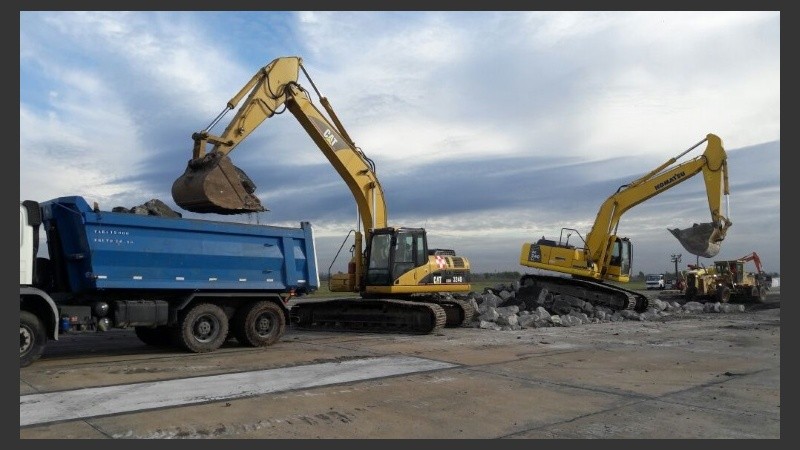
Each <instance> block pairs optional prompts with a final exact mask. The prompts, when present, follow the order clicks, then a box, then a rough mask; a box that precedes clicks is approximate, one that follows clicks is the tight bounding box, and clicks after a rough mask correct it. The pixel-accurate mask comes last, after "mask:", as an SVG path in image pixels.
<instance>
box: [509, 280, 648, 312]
mask: <svg viewBox="0 0 800 450" xmlns="http://www.w3.org/2000/svg"><path fill="white" fill-rule="evenodd" d="M543 289H547V291H548V292H549V293H550V294H554V295H555V294H562V295H569V296H572V297H577V298H579V299H581V300H583V301H586V302H589V303H590V304H592V305H593V306H605V307H607V308H611V309H612V310H615V311H621V310H626V309H627V310H631V311H635V312H637V313H642V312H645V311H647V307H648V306H649V300H648V298H647V296H646V295H644V294H640V293H639V292H636V291H632V290H629V289H625V288H621V287H619V286H615V285H612V284H608V283H601V282H597V281H590V280H584V279H579V278H567V277H560V276H552V275H524V276H523V277H522V278H521V280H520V288H519V291H518V292H517V299H518V300H522V301H525V302H526V303H528V302H530V301H536V299H537V298H538V296H539V294H540V293H541V292H542V290H543Z"/></svg>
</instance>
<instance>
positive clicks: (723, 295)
mask: <svg viewBox="0 0 800 450" xmlns="http://www.w3.org/2000/svg"><path fill="white" fill-rule="evenodd" d="M730 299H731V289H730V288H729V287H728V286H720V287H719V288H718V289H717V301H718V302H720V303H728V301H729V300H730Z"/></svg>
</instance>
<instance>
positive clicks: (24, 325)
mask: <svg viewBox="0 0 800 450" xmlns="http://www.w3.org/2000/svg"><path fill="white" fill-rule="evenodd" d="M46 342H47V336H46V335H45V331H44V325H42V321H41V320H39V318H38V317H36V316H35V315H33V314H32V313H30V312H28V311H20V312H19V366H20V367H27V366H30V365H31V364H32V363H33V362H34V361H36V360H37V359H39V358H40V357H41V356H42V353H43V352H44V345H45V343H46Z"/></svg>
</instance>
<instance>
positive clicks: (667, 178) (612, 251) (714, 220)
mask: <svg viewBox="0 0 800 450" xmlns="http://www.w3.org/2000/svg"><path fill="white" fill-rule="evenodd" d="M703 143H707V145H706V149H705V151H704V152H703V154H702V155H699V156H696V157H694V158H692V159H690V160H688V161H686V162H683V163H681V164H677V165H674V164H675V163H676V162H677V161H678V159H680V158H681V157H683V156H684V155H686V154H687V153H689V152H690V151H692V150H694V149H695V148H697V147H699V146H700V145H702V144H703ZM701 172H702V173H703V178H704V180H705V187H706V194H707V197H708V206H709V210H710V212H711V222H708V223H702V224H694V225H693V226H691V227H688V228H685V229H677V228H676V229H671V230H669V231H670V232H671V233H672V234H673V235H674V236H675V237H676V238H677V239H678V240H679V242H680V243H681V245H683V247H684V248H685V249H686V250H687V251H689V252H690V253H692V254H694V255H698V256H703V257H706V258H710V257H713V256H715V255H716V254H717V253H718V252H719V250H720V245H721V242H722V241H723V240H724V239H725V235H726V232H727V230H728V227H730V226H731V221H730V220H728V217H727V210H728V204H727V200H728V195H729V185H728V165H727V154H726V153H725V149H724V148H723V147H722V140H721V139H720V138H719V137H718V136H716V135H714V134H708V135H707V136H706V137H705V138H704V139H703V140H701V141H700V142H698V143H697V144H695V145H694V146H692V147H690V148H689V149H687V150H685V151H684V152H682V153H680V154H679V155H677V156H675V157H673V158H670V159H669V160H668V161H666V162H665V163H663V164H661V165H660V166H658V167H656V168H655V169H653V170H652V171H650V172H648V173H647V174H646V175H644V176H642V177H640V178H638V179H636V180H634V181H632V182H630V183H628V184H625V185H622V186H620V187H619V189H617V191H616V192H615V193H614V194H612V195H611V196H610V197H608V198H607V199H606V201H605V202H603V204H602V205H601V206H600V210H599V211H598V213H597V217H596V218H595V221H594V225H593V226H592V229H591V231H589V234H588V235H586V239H584V238H583V236H581V234H580V233H579V232H578V231H577V230H575V229H572V228H562V229H561V235H560V237H559V240H558V241H557V242H556V241H554V240H548V239H545V238H544V237H542V239H539V240H538V241H536V242H527V243H524V244H523V245H522V250H521V252H520V260H519V261H520V264H522V265H523V266H525V267H531V268H535V269H541V270H544V271H550V272H558V273H560V274H566V275H568V276H563V275H549V274H525V275H523V276H522V278H521V279H520V290H519V292H518V293H517V298H518V299H521V300H523V301H526V302H531V301H538V300H539V299H541V298H543V297H542V296H546V295H555V294H560V295H562V296H571V297H576V298H579V299H581V300H583V301H587V302H589V303H591V304H593V305H600V306H605V307H609V308H611V309H614V310H626V309H629V310H634V311H637V312H643V311H645V310H646V309H647V307H648V302H647V297H646V296H645V295H642V294H641V293H638V292H636V291H632V290H628V289H624V288H621V287H619V286H616V285H612V284H610V283H605V282H604V281H616V282H621V283H626V282H628V281H630V275H631V269H632V256H633V248H632V247H633V246H632V244H631V241H630V239H629V238H626V237H620V236H617V227H618V226H619V221H620V218H621V217H622V215H623V214H624V213H625V212H626V211H628V210H629V209H631V208H633V207H634V206H636V205H638V204H640V203H642V202H643V201H645V200H647V199H650V198H652V197H654V196H656V195H658V194H661V193H663V192H665V191H667V190H668V189H670V188H672V187H674V186H677V185H678V184H680V183H682V182H684V181H686V180H688V179H689V178H691V177H693V176H694V175H697V174H698V173H701ZM723 195H724V196H725V200H726V215H722V213H721V212H720V208H721V206H722V198H723ZM573 235H574V236H576V238H575V239H573V241H572V242H570V238H572V237H573Z"/></svg>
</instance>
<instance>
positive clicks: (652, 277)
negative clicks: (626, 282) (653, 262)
mask: <svg viewBox="0 0 800 450" xmlns="http://www.w3.org/2000/svg"><path fill="white" fill-rule="evenodd" d="M644 284H645V286H647V289H648V290H650V289H664V287H665V285H666V282H665V281H664V275H663V274H658V273H651V274H648V275H647V276H645V277H644Z"/></svg>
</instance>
